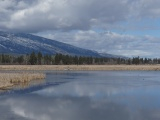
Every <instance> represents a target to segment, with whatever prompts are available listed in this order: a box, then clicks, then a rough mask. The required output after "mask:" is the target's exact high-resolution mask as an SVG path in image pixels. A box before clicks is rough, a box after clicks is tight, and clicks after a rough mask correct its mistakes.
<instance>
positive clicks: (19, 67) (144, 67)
mask: <svg viewBox="0 0 160 120" xmlns="http://www.w3.org/2000/svg"><path fill="white" fill-rule="evenodd" d="M0 70H91V71H94V70H160V65H33V66H32V65H0Z"/></svg>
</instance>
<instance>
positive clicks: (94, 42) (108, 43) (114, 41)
mask: <svg viewBox="0 0 160 120" xmlns="http://www.w3.org/2000/svg"><path fill="white" fill-rule="evenodd" d="M38 35H41V36H43V37H47V38H50V39H54V40H59V41H61V42H65V43H68V44H72V45H75V46H79V47H82V48H86V49H91V50H96V51H98V52H107V53H111V54H116V55H124V56H128V57H134V56H141V57H160V55H159V54H158V53H157V51H159V49H160V47H159V44H160V41H159V38H156V37H152V36H148V35H145V36H134V35H127V34H118V33H115V32H109V31H107V32H95V31H93V30H89V31H76V32H53V33H52V32H49V33H39V34H38Z"/></svg>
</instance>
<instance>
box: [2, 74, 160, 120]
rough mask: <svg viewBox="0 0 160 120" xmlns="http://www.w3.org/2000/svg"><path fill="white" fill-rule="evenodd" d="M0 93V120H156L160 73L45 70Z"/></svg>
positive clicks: (159, 105) (159, 104)
mask: <svg viewBox="0 0 160 120" xmlns="http://www.w3.org/2000/svg"><path fill="white" fill-rule="evenodd" d="M46 74H47V77H46V82H40V83H39V84H34V85H31V86H30V87H28V88H27V87H24V88H17V89H14V90H12V91H7V92H4V93H1V94H0V119H1V120H160V71H77V72H75V71H59V72H56V71H46Z"/></svg>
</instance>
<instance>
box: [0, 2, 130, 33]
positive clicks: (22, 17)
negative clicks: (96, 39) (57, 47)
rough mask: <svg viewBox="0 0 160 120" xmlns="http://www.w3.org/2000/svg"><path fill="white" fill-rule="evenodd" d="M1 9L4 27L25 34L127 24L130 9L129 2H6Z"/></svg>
mask: <svg viewBox="0 0 160 120" xmlns="http://www.w3.org/2000/svg"><path fill="white" fill-rule="evenodd" d="M113 6H114V7H113ZM0 7H1V11H0V16H1V20H0V27H1V28H3V29H6V30H14V31H24V32H39V31H45V30H76V29H81V30H87V29H90V28H91V27H92V26H97V25H100V24H103V25H104V24H113V23H116V22H119V21H123V20H125V19H126V17H127V15H128V9H129V6H128V5H127V0H121V1H117V0H99V1H97V0H88V1H85V0H35V1H34V2H32V1H31V0H29V1H27V2H26V1H25V0H12V1H10V0H3V1H0Z"/></svg>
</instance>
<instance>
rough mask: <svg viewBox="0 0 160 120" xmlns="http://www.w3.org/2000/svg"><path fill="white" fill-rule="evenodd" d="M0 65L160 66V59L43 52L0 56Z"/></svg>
mask: <svg viewBox="0 0 160 120" xmlns="http://www.w3.org/2000/svg"><path fill="white" fill-rule="evenodd" d="M0 64H5V65H105V64H115V65H116V64H127V65H132V64H135V65H139V64H160V59H157V58H155V59H151V58H140V57H134V58H128V59H125V58H105V57H104V58H98V57H84V56H69V55H62V54H56V55H43V54H42V53H41V52H39V53H35V52H32V53H31V54H27V55H20V56H14V55H5V54H1V55H0Z"/></svg>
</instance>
